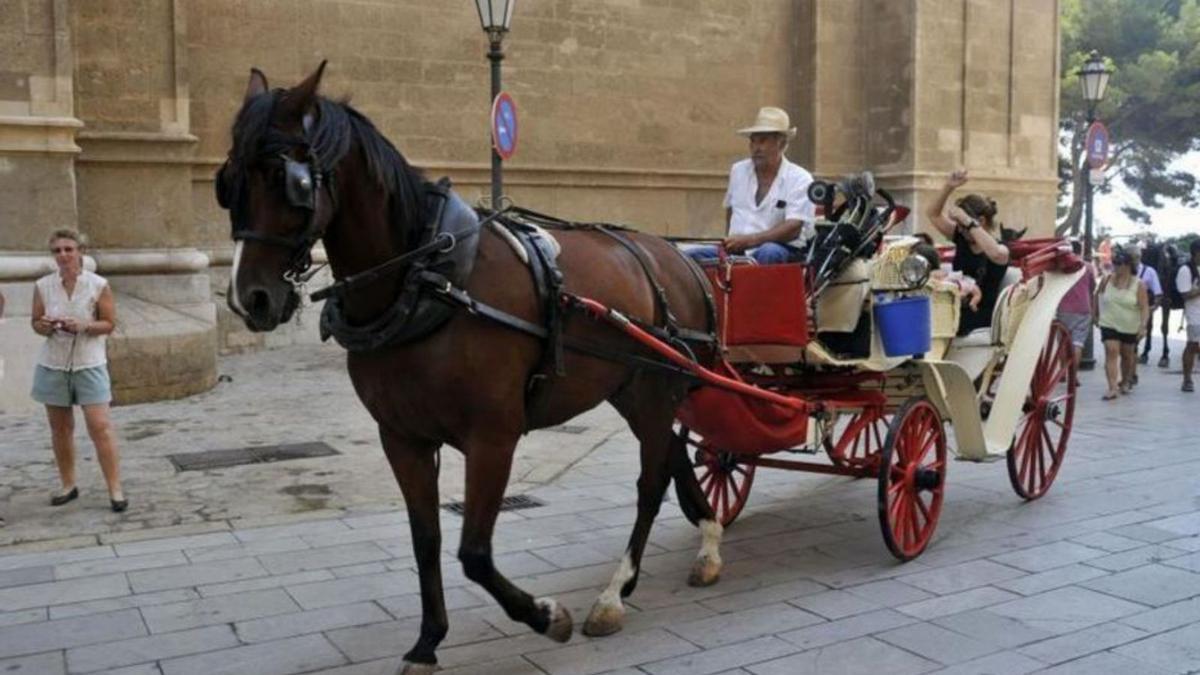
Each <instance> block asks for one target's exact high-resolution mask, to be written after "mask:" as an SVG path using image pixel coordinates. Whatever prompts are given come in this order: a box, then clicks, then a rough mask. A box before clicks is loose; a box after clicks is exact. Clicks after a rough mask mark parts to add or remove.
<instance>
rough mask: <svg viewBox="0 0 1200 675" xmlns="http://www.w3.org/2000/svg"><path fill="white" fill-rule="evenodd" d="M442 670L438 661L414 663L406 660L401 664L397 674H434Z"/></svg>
mask: <svg viewBox="0 0 1200 675" xmlns="http://www.w3.org/2000/svg"><path fill="white" fill-rule="evenodd" d="M438 670H441V669H440V668H438V665H437V664H436V663H413V662H411V661H404V662H403V663H401V664H400V670H397V671H396V675H432V673H435V672H437V671H438Z"/></svg>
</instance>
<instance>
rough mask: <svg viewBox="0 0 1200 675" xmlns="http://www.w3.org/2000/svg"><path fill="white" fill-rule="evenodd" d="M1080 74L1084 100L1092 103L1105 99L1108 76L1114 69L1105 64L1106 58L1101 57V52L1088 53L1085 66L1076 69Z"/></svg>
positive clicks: (1076, 72) (1077, 73)
mask: <svg viewBox="0 0 1200 675" xmlns="http://www.w3.org/2000/svg"><path fill="white" fill-rule="evenodd" d="M1075 74H1076V75H1078V76H1079V86H1080V87H1081V88H1082V90H1083V100H1085V101H1087V102H1088V103H1091V104H1093V105H1094V104H1096V103H1099V102H1100V101H1103V100H1104V92H1105V90H1106V89H1108V78H1109V76H1110V75H1112V71H1111V70H1109V69H1108V66H1106V65H1105V63H1104V59H1103V58H1101V57H1100V52H1097V51H1096V50H1094V49H1093V50H1092V53H1091V54H1089V55H1088V60H1087V61H1086V62H1085V63H1084V64H1083V66H1082V67H1081V68H1080V69H1079V70H1077V71H1075Z"/></svg>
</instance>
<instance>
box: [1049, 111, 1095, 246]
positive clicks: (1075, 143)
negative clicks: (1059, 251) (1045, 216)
mask: <svg viewBox="0 0 1200 675" xmlns="http://www.w3.org/2000/svg"><path fill="white" fill-rule="evenodd" d="M1083 133H1084V132H1083V131H1081V130H1080V129H1079V128H1076V131H1075V134H1074V135H1073V136H1072V138H1071V170H1072V173H1073V174H1074V175H1072V177H1071V185H1072V187H1071V209H1070V210H1069V211H1067V215H1066V217H1065V218H1063V219H1062V222H1060V223H1059V224H1058V225H1057V226H1056V227H1055V228H1054V234H1055V235H1057V236H1059V237H1061V236H1064V235H1070V236H1072V237H1077V236H1079V225H1080V223H1081V222H1082V221H1083V198H1084V194H1085V193H1086V192H1087V180H1088V167H1087V159H1086V158H1085V157H1084V156H1083V154H1084V153H1083V151H1084V147H1083Z"/></svg>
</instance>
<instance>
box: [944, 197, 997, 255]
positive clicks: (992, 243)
mask: <svg viewBox="0 0 1200 675" xmlns="http://www.w3.org/2000/svg"><path fill="white" fill-rule="evenodd" d="M949 218H950V221H951V222H953V223H954V224H955V227H961V228H962V233H963V236H964V237H966V238H967V241H969V242H971V243H972V244H975V247H976V248H978V249H979V250H980V252H982V253H983V254H984V255H985V256H987V258H988V260H991V261H992V262H994V263H996V264H997V265H1007V264H1008V261H1009V253H1008V247H1007V246H1005V245H1004V244H1001V243H1000V242H998V241H996V240H995V239H994V238H992V235H990V234H988V232H987V230H984V229H983V227H982V226H980V225H979V224H978V223H976V222H975V221H974V220H972V218H971V216H969V215H967V212H966V211H963V210H962V209H960V208H958V207H957V206H952V207H950V211H949Z"/></svg>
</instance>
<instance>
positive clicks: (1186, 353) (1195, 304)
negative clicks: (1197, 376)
mask: <svg viewBox="0 0 1200 675" xmlns="http://www.w3.org/2000/svg"><path fill="white" fill-rule="evenodd" d="M1188 252H1189V253H1190V254H1191V255H1190V256H1189V258H1188V261H1187V263H1186V264H1183V265H1180V266H1179V272H1178V274H1177V276H1176V277H1175V287H1176V288H1177V289H1178V290H1179V295H1180V297H1182V298H1183V315H1184V317H1186V318H1187V346H1186V347H1184V348H1183V390H1184V391H1186V392H1193V391H1195V390H1196V387H1195V385H1194V384H1193V383H1192V367H1193V366H1194V365H1195V364H1196V354H1197V352H1200V271H1198V270H1197V267H1198V266H1200V239H1193V240H1192V244H1191V246H1189V247H1188Z"/></svg>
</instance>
